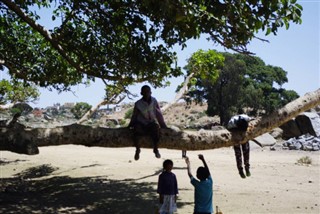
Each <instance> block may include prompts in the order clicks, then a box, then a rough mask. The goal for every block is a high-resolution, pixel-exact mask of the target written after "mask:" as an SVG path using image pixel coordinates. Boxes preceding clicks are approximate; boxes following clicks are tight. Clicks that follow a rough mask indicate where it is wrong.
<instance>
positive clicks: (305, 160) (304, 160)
mask: <svg viewBox="0 0 320 214" xmlns="http://www.w3.org/2000/svg"><path fill="white" fill-rule="evenodd" d="M297 163H298V164H306V165H309V164H312V159H311V158H310V157H309V156H305V157H302V158H300V159H298V161H297Z"/></svg>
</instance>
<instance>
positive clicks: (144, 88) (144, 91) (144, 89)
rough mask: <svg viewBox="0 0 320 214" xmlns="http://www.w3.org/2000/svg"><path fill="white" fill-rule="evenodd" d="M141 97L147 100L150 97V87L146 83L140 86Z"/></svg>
mask: <svg viewBox="0 0 320 214" xmlns="http://www.w3.org/2000/svg"><path fill="white" fill-rule="evenodd" d="M140 94H141V95H142V97H143V99H145V100H148V99H150V97H151V88H150V86H148V85H144V86H142V87H141V93H140Z"/></svg>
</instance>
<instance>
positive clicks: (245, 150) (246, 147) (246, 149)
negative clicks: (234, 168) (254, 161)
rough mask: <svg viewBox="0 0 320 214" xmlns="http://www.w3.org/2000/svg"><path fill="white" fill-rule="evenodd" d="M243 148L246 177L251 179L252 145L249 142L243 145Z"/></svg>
mask: <svg viewBox="0 0 320 214" xmlns="http://www.w3.org/2000/svg"><path fill="white" fill-rule="evenodd" d="M241 147H242V153H243V162H244V168H245V170H246V175H247V177H249V176H250V175H251V173H250V161H249V159H250V144H249V141H248V142H246V143H245V144H242V145H241Z"/></svg>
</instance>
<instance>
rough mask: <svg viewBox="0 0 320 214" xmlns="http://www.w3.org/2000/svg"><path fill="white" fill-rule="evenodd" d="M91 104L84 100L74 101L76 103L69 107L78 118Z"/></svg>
mask: <svg viewBox="0 0 320 214" xmlns="http://www.w3.org/2000/svg"><path fill="white" fill-rule="evenodd" d="M91 107H92V106H91V105H89V104H88V103H85V102H79V103H76V105H75V106H74V107H73V108H72V109H71V113H72V114H73V115H74V116H75V118H76V119H80V118H81V117H82V116H83V115H84V114H85V113H86V112H88V111H89V110H90V109H91Z"/></svg>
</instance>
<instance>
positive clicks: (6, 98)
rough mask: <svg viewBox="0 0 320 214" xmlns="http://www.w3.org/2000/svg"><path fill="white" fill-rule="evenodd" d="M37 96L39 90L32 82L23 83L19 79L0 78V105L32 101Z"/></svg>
mask: <svg viewBox="0 0 320 214" xmlns="http://www.w3.org/2000/svg"><path fill="white" fill-rule="evenodd" d="M39 96H40V94H39V91H38V89H37V88H36V87H35V86H34V84H33V85H25V84H23V83H22V82H21V81H14V80H4V79H3V80H0V105H4V104H7V103H13V104H14V103H19V102H34V101H36V100H37V99H38V97H39Z"/></svg>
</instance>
